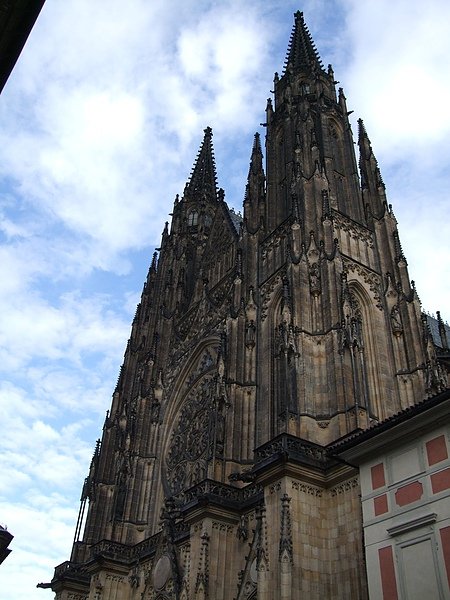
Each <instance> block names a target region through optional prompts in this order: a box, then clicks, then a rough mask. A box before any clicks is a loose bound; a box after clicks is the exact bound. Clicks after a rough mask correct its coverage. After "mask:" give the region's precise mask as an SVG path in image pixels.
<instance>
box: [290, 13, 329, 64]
mask: <svg viewBox="0 0 450 600" xmlns="http://www.w3.org/2000/svg"><path fill="white" fill-rule="evenodd" d="M294 18H295V23H294V27H293V29H292V33H291V37H290V40H289V45H288V50H287V54H286V60H285V65H284V70H283V75H284V74H285V73H286V72H287V71H288V70H289V69H292V70H294V71H296V72H299V71H303V72H305V73H308V74H309V73H311V72H315V71H321V70H323V64H322V61H321V60H320V56H319V53H318V52H317V49H316V46H315V44H314V42H313V39H312V37H311V34H310V33H309V30H308V28H307V27H306V24H305V20H304V18H303V13H302V12H300V11H297V12H296V13H295V14H294Z"/></svg>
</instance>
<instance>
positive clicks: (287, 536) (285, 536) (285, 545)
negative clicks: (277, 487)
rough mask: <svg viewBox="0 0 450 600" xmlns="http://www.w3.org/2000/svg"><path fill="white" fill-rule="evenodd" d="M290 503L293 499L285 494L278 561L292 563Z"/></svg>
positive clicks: (283, 497)
mask: <svg viewBox="0 0 450 600" xmlns="http://www.w3.org/2000/svg"><path fill="white" fill-rule="evenodd" d="M290 502H291V498H289V496H288V495H287V494H283V496H282V498H281V524H280V544H279V549H278V559H279V560H280V561H281V562H285V561H288V562H290V563H292V531H291V511H290V507H289V504H290Z"/></svg>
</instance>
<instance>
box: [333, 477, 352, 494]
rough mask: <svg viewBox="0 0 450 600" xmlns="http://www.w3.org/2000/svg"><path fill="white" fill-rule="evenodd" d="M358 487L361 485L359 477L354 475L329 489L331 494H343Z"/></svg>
mask: <svg viewBox="0 0 450 600" xmlns="http://www.w3.org/2000/svg"><path fill="white" fill-rule="evenodd" d="M357 487H359V478H358V477H354V478H353V479H350V480H349V481H344V482H343V483H340V484H339V485H336V486H335V487H333V488H331V489H330V490H329V493H330V494H331V496H340V495H341V494H345V493H346V492H350V491H351V490H354V489H355V488H357Z"/></svg>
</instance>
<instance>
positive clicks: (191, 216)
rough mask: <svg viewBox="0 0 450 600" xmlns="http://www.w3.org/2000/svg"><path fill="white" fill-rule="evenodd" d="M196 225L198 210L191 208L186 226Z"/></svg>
mask: <svg viewBox="0 0 450 600" xmlns="http://www.w3.org/2000/svg"><path fill="white" fill-rule="evenodd" d="M197 225H198V212H197V211H196V210H193V211H191V212H190V213H189V215H188V226H189V227H196V226H197Z"/></svg>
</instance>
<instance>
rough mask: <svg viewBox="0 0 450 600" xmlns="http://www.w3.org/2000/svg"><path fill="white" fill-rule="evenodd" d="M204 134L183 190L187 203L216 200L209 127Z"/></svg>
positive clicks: (214, 164)
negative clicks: (190, 201)
mask: <svg viewBox="0 0 450 600" xmlns="http://www.w3.org/2000/svg"><path fill="white" fill-rule="evenodd" d="M204 133H205V135H204V137H203V142H202V145H201V146H200V150H199V151H198V154H197V159H196V161H195V164H194V167H193V169H192V172H191V176H190V178H189V181H188V182H187V184H186V187H185V189H184V200H187V201H189V200H208V201H210V202H215V201H216V200H217V174H216V162H215V158H214V150H213V145H212V129H211V127H207V128H206V129H205V130H204Z"/></svg>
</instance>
